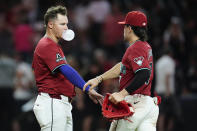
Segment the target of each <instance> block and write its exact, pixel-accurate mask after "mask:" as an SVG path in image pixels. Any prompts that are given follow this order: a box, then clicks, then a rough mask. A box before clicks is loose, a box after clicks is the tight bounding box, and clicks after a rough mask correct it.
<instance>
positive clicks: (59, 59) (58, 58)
mask: <svg viewBox="0 0 197 131" xmlns="http://www.w3.org/2000/svg"><path fill="white" fill-rule="evenodd" d="M65 59H66V58H65V57H62V56H61V55H60V54H59V53H57V54H56V62H59V61H61V60H65Z"/></svg>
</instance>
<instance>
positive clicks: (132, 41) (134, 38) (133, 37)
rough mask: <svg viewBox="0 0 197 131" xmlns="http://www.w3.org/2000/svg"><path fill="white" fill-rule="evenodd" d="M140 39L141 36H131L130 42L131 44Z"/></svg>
mask: <svg viewBox="0 0 197 131" xmlns="http://www.w3.org/2000/svg"><path fill="white" fill-rule="evenodd" d="M138 40H139V37H137V36H132V37H130V40H129V43H130V45H133V44H134V43H135V42H136V41H138Z"/></svg>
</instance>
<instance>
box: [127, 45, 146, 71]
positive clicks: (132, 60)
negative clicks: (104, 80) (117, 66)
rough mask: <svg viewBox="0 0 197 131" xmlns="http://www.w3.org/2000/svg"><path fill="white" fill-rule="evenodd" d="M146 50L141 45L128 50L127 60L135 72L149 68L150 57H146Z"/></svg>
mask: <svg viewBox="0 0 197 131" xmlns="http://www.w3.org/2000/svg"><path fill="white" fill-rule="evenodd" d="M147 52H148V51H146V50H145V49H143V48H141V47H136V48H134V49H132V50H131V51H130V53H129V55H128V60H129V64H130V65H131V67H132V69H133V71H134V72H135V73H136V72H137V71H139V70H142V69H150V58H148V57H147V54H148V53H147Z"/></svg>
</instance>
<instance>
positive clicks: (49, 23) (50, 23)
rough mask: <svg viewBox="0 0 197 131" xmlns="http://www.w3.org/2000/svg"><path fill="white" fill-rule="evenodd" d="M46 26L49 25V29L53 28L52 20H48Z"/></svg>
mask: <svg viewBox="0 0 197 131" xmlns="http://www.w3.org/2000/svg"><path fill="white" fill-rule="evenodd" d="M48 27H49V28H50V29H52V28H53V21H49V22H48Z"/></svg>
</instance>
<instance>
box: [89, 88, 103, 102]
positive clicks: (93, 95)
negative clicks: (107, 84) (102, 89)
mask: <svg viewBox="0 0 197 131" xmlns="http://www.w3.org/2000/svg"><path fill="white" fill-rule="evenodd" d="M88 95H89V97H90V99H91V100H92V101H93V102H94V103H96V104H97V103H99V104H100V105H102V103H103V100H104V96H102V95H101V94H99V93H97V92H96V91H95V90H94V89H92V90H89V92H88Z"/></svg>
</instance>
